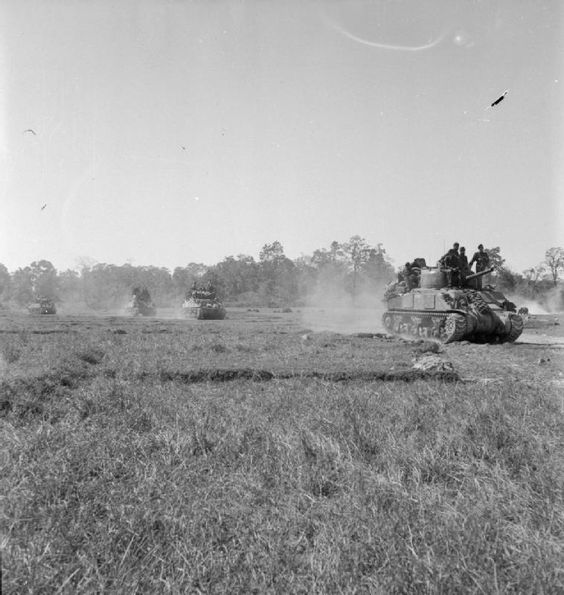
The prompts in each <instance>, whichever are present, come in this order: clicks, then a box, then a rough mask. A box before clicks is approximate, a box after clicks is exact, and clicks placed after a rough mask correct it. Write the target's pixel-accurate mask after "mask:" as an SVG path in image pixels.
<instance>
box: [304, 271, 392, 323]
mask: <svg viewBox="0 0 564 595" xmlns="http://www.w3.org/2000/svg"><path fill="white" fill-rule="evenodd" d="M385 286H386V284H385V283H384V282H382V283H376V282H372V283H370V285H364V286H363V287H360V288H358V289H357V292H356V296H355V297H353V296H352V294H351V293H349V292H347V291H346V290H345V289H344V288H343V283H342V279H335V280H331V279H324V280H321V281H320V282H319V283H318V284H317V287H316V289H315V290H314V291H313V292H311V293H310V294H309V295H308V296H307V298H306V307H304V308H302V310H301V317H302V319H301V320H302V324H303V325H304V327H306V328H308V329H311V330H312V331H315V332H322V331H329V332H335V333H341V334H353V333H370V332H384V329H383V326H382V315H383V314H384V311H385V309H386V304H385V302H384V301H383V295H384V290H385Z"/></svg>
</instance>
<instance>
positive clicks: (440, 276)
mask: <svg viewBox="0 0 564 595" xmlns="http://www.w3.org/2000/svg"><path fill="white" fill-rule="evenodd" d="M492 271H493V268H491V269H487V270H485V271H480V272H479V273H473V274H471V275H466V276H465V277H463V278H462V279H461V282H460V285H461V286H460V287H456V288H454V287H448V286H447V276H446V274H445V271H444V269H443V270H442V269H440V268H437V267H425V268H421V272H420V275H419V281H418V284H417V287H414V288H413V289H410V290H409V291H406V286H405V284H404V285H403V287H402V284H395V287H389V288H388V289H387V291H386V296H385V298H386V301H387V305H388V307H387V310H386V312H385V313H384V316H383V323H384V327H385V328H386V330H387V331H388V332H390V333H395V334H408V335H412V336H415V337H429V338H435V339H438V340H440V341H442V342H443V343H452V342H455V341H462V340H468V341H476V342H513V341H515V340H516V339H517V338H518V337H519V336H520V335H521V333H522V332H523V319H522V318H521V316H520V315H519V314H517V312H516V308H515V304H513V303H512V302H510V301H509V300H507V299H506V298H505V296H504V295H503V294H502V293H501V292H498V291H495V288H493V287H491V286H489V285H488V286H486V287H485V288H484V289H482V288H481V280H482V277H484V276H485V275H487V274H488V273H491V272H492Z"/></svg>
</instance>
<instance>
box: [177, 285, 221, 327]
mask: <svg viewBox="0 0 564 595" xmlns="http://www.w3.org/2000/svg"><path fill="white" fill-rule="evenodd" d="M182 313H183V314H184V316H185V317H186V318H195V319H197V320H223V319H224V318H225V316H226V311H225V308H224V307H223V305H222V303H221V302H220V301H218V300H217V298H216V295H215V291H213V290H212V291H209V290H204V289H193V290H192V291H191V292H190V293H189V294H188V295H187V296H186V299H185V300H184V302H183V304H182Z"/></svg>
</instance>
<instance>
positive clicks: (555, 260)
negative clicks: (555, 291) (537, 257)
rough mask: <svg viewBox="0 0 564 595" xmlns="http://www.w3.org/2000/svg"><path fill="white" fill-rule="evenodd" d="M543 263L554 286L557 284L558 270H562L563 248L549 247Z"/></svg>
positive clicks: (563, 266) (563, 263)
mask: <svg viewBox="0 0 564 595" xmlns="http://www.w3.org/2000/svg"><path fill="white" fill-rule="evenodd" d="M543 264H544V265H546V269H547V272H548V273H549V274H550V276H551V278H552V283H553V285H554V287H556V285H557V284H558V277H559V276H560V272H561V271H564V249H563V248H549V249H548V250H547V251H546V253H545V258H544V263H543Z"/></svg>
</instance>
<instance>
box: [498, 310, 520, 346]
mask: <svg viewBox="0 0 564 595" xmlns="http://www.w3.org/2000/svg"><path fill="white" fill-rule="evenodd" d="M509 321H510V324H511V326H510V329H509V333H508V334H507V335H505V336H504V337H502V339H501V341H502V343H513V342H514V341H516V340H517V339H518V338H519V337H520V336H521V333H522V332H523V319H522V318H521V317H520V316H518V315H514V316H511V317H510V318H509Z"/></svg>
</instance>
